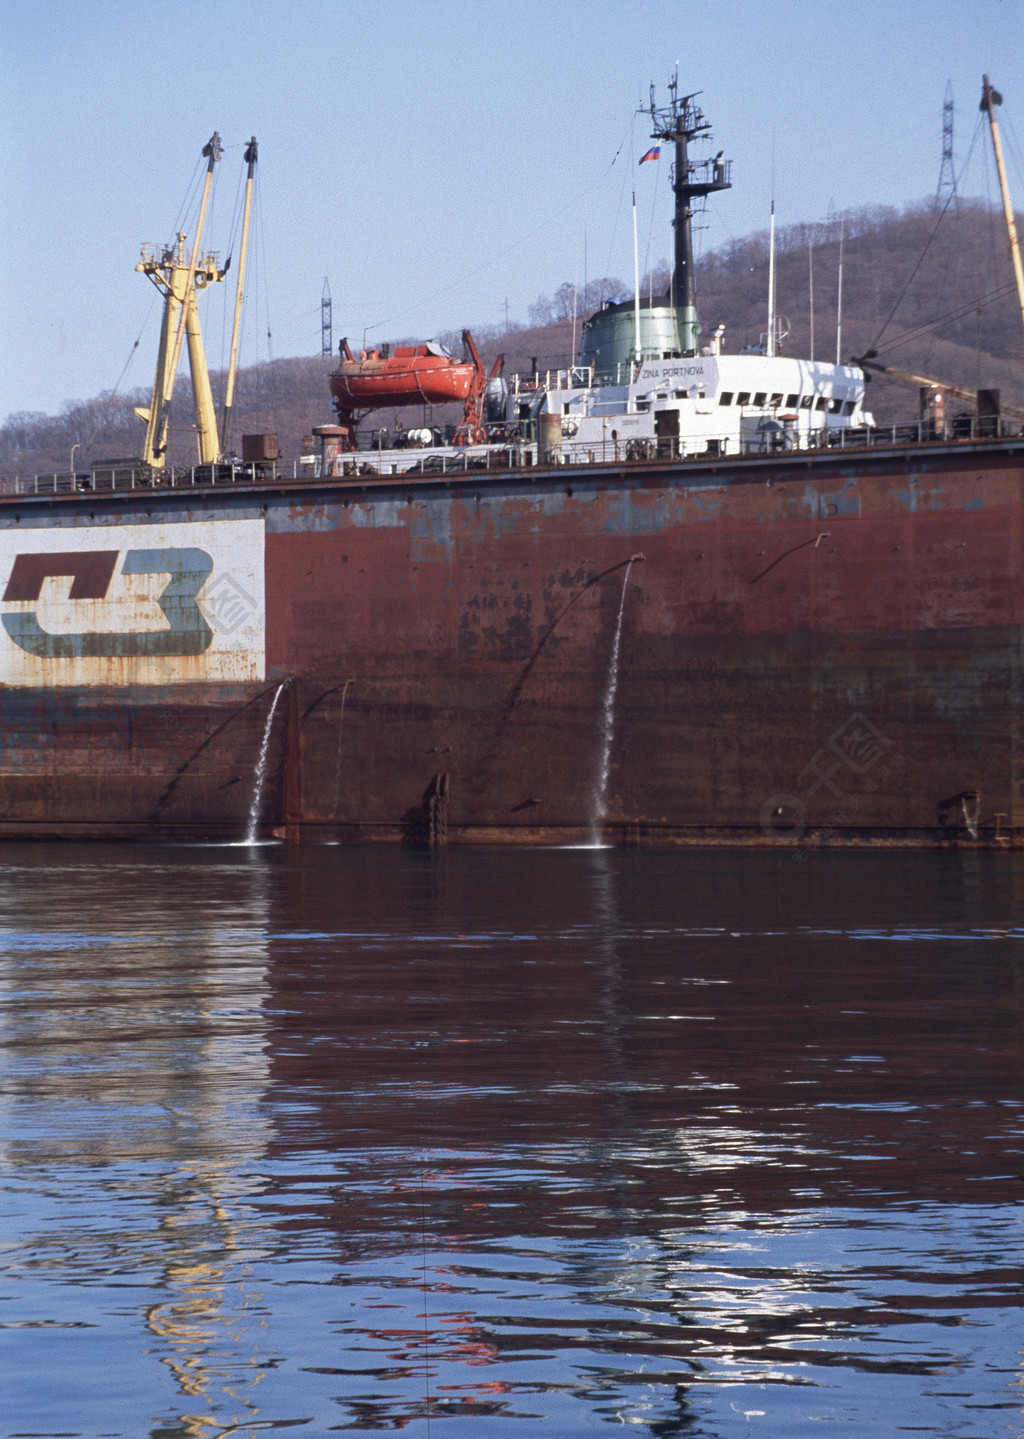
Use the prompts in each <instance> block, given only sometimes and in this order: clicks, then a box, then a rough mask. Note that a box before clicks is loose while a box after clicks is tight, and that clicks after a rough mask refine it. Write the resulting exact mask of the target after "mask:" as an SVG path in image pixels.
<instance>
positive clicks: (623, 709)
mask: <svg viewBox="0 0 1024 1439" xmlns="http://www.w3.org/2000/svg"><path fill="white" fill-rule="evenodd" d="M1022 481H1024V441H1021V440H1005V439H1004V440H996V441H988V442H958V443H948V444H942V443H937V444H933V445H921V446H915V447H910V448H903V449H901V448H899V447H893V448H889V449H887V448H884V447H876V448H875V449H872V450H870V451H863V452H857V451H850V452H847V453H831V454H801V453H796V454H792V455H784V456H766V457H761V458H755V457H751V458H737V459H734V460H721V461H707V462H693V461H690V462H685V463H684V462H680V461H671V462H665V463H647V464H635V465H627V464H622V465H618V464H615V465H611V464H609V465H589V466H585V467H582V466H581V467H566V466H553V467H551V468H550V469H544V468H534V469H531V470H527V471H520V472H515V471H501V470H492V471H488V472H472V471H469V472H467V473H465V474H463V475H459V476H453V475H444V476H442V475H421V476H401V477H399V476H395V477H386V476H381V477H370V476H360V477H352V478H337V479H331V478H329V479H324V480H321V481H317V482H298V483H288V482H274V483H271V484H239V485H235V486H232V487H231V488H230V490H228V491H225V490H220V491H213V490H204V489H202V488H195V489H188V490H178V491H169V492H157V491H153V492H146V491H138V490H135V491H131V492H119V493H111V494H109V495H101V494H98V493H93V494H74V495H64V496H52V497H24V496H23V497H16V498H15V497H11V498H5V499H4V500H3V501H2V502H0V541H2V548H3V560H2V564H3V571H2V572H0V593H2V594H3V602H2V606H0V608H2V616H0V617H2V619H3V634H2V643H3V652H2V658H3V666H4V668H3V678H4V683H3V688H2V692H0V704H2V706H3V746H4V757H3V765H2V775H0V835H3V836H5V837H16V836H17V837H48V836H94V837H177V838H180V837H191V838H197V839H239V838H242V837H243V836H244V835H245V834H246V832H247V831H248V830H253V832H257V831H258V833H259V834H261V835H264V836H268V835H271V834H276V835H277V836H279V837H289V838H294V839H310V840H316V839H322V840H331V839H339V840H362V839H391V840H395V839H403V838H404V839H408V840H417V841H422V840H431V839H433V840H437V839H445V838H446V839H447V840H448V841H449V842H466V843H472V842H483V843H487V842H526V843H580V842H588V841H589V840H591V839H594V838H600V839H602V840H604V841H606V842H612V843H624V844H659V843H664V844H672V843H715V842H723V843H751V844H778V843H789V844H792V843H795V842H804V843H807V842H825V843H828V842H832V843H870V844H917V845H921V844H924V845H929V844H936V843H938V844H942V843H949V842H956V843H980V844H986V843H987V844H992V843H995V844H1000V845H1006V844H1016V843H1024V764H1022V757H1021V743H1022V738H1024V735H1022V706H1024V681H1022V673H1021V669H1022V639H1024V628H1022V625H1024V596H1022V585H1021V567H1022V555H1024V514H1022ZM26 555H27V556H28V558H27V559H26V558H25V556H26ZM96 555H100V556H103V557H105V558H103V559H102V560H99V561H97V560H95V558H88V557H95V556H96ZM83 556H84V557H86V558H85V559H83ZM140 556H141V557H142V558H139V557H140ZM196 556H206V559H201V560H200V559H196ZM636 556H642V558H634V557H636ZM129 557H134V558H129ZM631 561H632V563H631ZM190 565H191V566H192V567H193V568H192V569H189V566H190ZM197 565H198V566H199V569H198V570H196V569H195V566H197ZM176 567H177V568H176ZM178 572H180V573H178ZM168 576H170V579H168ZM182 576H184V578H182ZM104 577H106V580H105V579H104ZM104 584H106V588H104ZM118 585H120V586H121V589H120V590H118V588H117V587H118ZM171 591H173V592H174V595H176V596H177V598H176V599H175V598H174V596H173V595H172V597H171V598H170V599H169V598H168V595H169V594H170V593H171ZM175 606H177V608H175ZM189 615H192V616H193V618H194V621H195V623H194V624H193V627H192V629H191V630H190V629H189V625H190V624H192V621H191V620H190V619H189ZM617 630H618V631H619V632H618V636H617ZM196 635H198V636H199V638H198V639H197V638H196ZM40 636H42V638H39V637H40ZM161 636H162V637H163V638H161ZM168 636H170V638H168ZM616 637H617V638H618V641H619V643H618V645H617V646H616V649H617V661H618V663H617V673H616V675H615V679H614V693H613V694H612V695H611V696H609V685H610V683H611V682H612V679H611V675H610V665H611V661H612V650H613V645H614V642H615V640H616ZM609 698H611V701H612V704H611V710H610V711H609V704H608V701H609ZM609 714H610V722H611V728H610V730H609V728H608V725H609ZM606 744H607V746H608V756H607V758H608V776H607V785H606V791H607V792H606V794H605V796H604V798H603V801H602V804H601V807H600V813H596V812H595V803H596V801H595V786H596V785H597V783H598V778H599V775H598V771H599V769H600V763H601V755H602V747H603V746H605V745H606ZM261 753H262V757H263V769H262V772H261V773H260V776H259V792H258V794H257V793H256V792H255V786H256V774H257V769H258V767H259V762H260V757H261ZM254 802H255V804H256V810H257V812H256V813H255V815H254V813H253V807H254Z"/></svg>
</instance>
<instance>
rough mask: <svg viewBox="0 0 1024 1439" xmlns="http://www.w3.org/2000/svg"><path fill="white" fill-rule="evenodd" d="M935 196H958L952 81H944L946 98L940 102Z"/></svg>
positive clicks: (940, 197) (956, 197) (956, 198)
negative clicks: (940, 149) (940, 121)
mask: <svg viewBox="0 0 1024 1439" xmlns="http://www.w3.org/2000/svg"><path fill="white" fill-rule="evenodd" d="M935 194H936V198H937V199H940V200H941V199H942V197H943V195H949V196H951V197H952V198H953V199H954V200H958V199H959V198H960V197H959V196H958V194H957V189H956V169H955V167H954V164H953V82H952V80H947V81H946V98H945V100H944V101H943V102H942V164H941V165H940V167H939V184H938V188H937V189H936V191H935Z"/></svg>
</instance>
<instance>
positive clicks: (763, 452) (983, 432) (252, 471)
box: [2, 415, 1021, 496]
mask: <svg viewBox="0 0 1024 1439" xmlns="http://www.w3.org/2000/svg"><path fill="white" fill-rule="evenodd" d="M1020 433H1021V427H1020V425H1018V424H1013V425H1011V424H1010V423H1009V422H1008V421H1006V420H1000V419H999V418H998V417H995V416H993V417H990V416H982V417H980V418H978V417H975V416H966V415H965V416H963V417H958V418H957V419H955V420H954V421H953V423H952V424H949V425H946V426H942V425H936V424H934V423H933V422H928V421H925V422H922V423H920V424H913V425H875V426H859V427H855V426H836V427H835V428H829V429H825V428H820V429H817V430H813V431H812V432H811V433H810V434H809V435H807V434H804V435H801V436H794V435H792V434H787V433H785V432H782V431H777V430H776V431H767V432H765V433H763V434H760V435H745V436H742V437H741V438H740V439H737V438H736V436H735V434H733V435H728V436H710V437H709V436H707V435H682V436H678V437H677V436H660V437H658V438H654V439H651V438H634V439H625V438H623V437H621V436H620V437H619V438H618V439H614V440H613V439H611V438H605V439H602V440H599V441H597V442H596V443H595V442H593V441H589V442H588V441H578V440H573V439H568V438H563V439H562V441H561V443H560V444H558V445H557V446H556V447H555V448H553V449H551V450H545V449H541V450H540V453H539V454H538V446H537V444H535V443H534V444H526V443H513V444H503V445H470V446H464V447H459V446H446V447H437V448H434V449H430V450H424V451H422V452H420V451H417V450H413V449H395V450H385V449H377V450H360V451H356V452H353V453H352V454H349V455H343V456H342V457H341V458H340V459H339V460H338V461H336V462H335V467H334V472H333V473H331V474H329V475H319V474H317V473H316V472H315V463H316V462H314V465H310V463H309V460H308V457H307V461H306V463H303V462H302V461H300V460H293V461H291V462H290V463H285V464H281V463H272V462H269V461H257V462H256V463H245V464H243V463H236V464H223V465H192V466H188V467H185V466H181V467H175V468H168V469H166V470H151V469H149V468H147V467H145V466H130V465H112V466H109V467H103V466H97V467H96V468H94V469H93V470H91V471H89V472H88V473H86V474H72V473H71V472H70V471H63V472H61V471H57V472H55V473H52V474H40V475H33V476H31V477H27V478H21V477H14V478H12V479H6V480H4V482H3V488H2V494H3V495H5V496H16V495H71V494H77V495H83V496H84V495H100V494H104V493H111V492H121V491H126V490H127V491H131V490H140V491H149V492H156V491H165V490H183V489H184V490H188V489H220V488H225V487H231V486H232V485H252V484H280V483H286V484H290V483H299V484H304V485H308V484H331V483H334V482H336V481H337V480H338V479H356V478H359V477H361V476H367V477H374V478H383V479H396V480H399V479H402V478H405V477H408V478H413V477H415V476H447V475H451V476H452V477H453V478H454V477H455V476H458V475H460V474H466V473H468V472H470V471H480V470H501V471H509V470H524V469H532V468H534V467H535V466H540V467H548V466H554V465H559V466H562V465H631V464H645V463H652V462H659V461H660V462H664V461H673V460H680V461H684V462H696V463H701V462H703V463H706V462H707V461H708V460H714V459H729V460H734V459H741V458H743V457H755V456H761V457H764V456H767V455H778V456H779V457H780V458H781V457H782V456H784V455H788V454H799V453H806V452H808V451H814V450H837V449H838V450H862V449H877V448H879V447H888V448H901V447H907V446H918V445H927V444H936V443H939V444H948V443H950V442H954V443H955V442H956V441H970V440H986V439H999V438H1012V437H1014V436H1017V435H1019V434H1020Z"/></svg>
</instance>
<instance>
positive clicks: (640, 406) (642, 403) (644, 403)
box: [636, 400, 651, 414]
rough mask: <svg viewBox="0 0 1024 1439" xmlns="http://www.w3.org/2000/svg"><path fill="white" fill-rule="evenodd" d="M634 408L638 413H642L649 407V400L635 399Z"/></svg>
mask: <svg viewBox="0 0 1024 1439" xmlns="http://www.w3.org/2000/svg"><path fill="white" fill-rule="evenodd" d="M636 408H637V412H638V413H639V414H644V413H645V412H646V411H647V410H649V409H650V408H651V402H650V400H637V402H636Z"/></svg>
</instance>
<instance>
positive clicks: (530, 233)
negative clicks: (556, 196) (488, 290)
mask: <svg viewBox="0 0 1024 1439" xmlns="http://www.w3.org/2000/svg"><path fill="white" fill-rule="evenodd" d="M631 131H632V127H631V128H630V130H628V131H627V132H626V134H625V135H623V137H622V140H621V142H620V144H619V148H618V149H617V150H616V151H615V154H614V155H613V156H612V158H611V161H610V162H609V164H608V166H607V168H606V169H604V170H602V172H601V174H600V175H598V177H597V179H596V180H595V181H594V183H593V184H592V185H587V186H585V187H584V188H583V189H582V190H579V191H577V193H576V194H575V195H574V196H573V197H572V199H571V200H569V201H568V202H567V203H566V204H565V205H563V206H562V207H561V209H559V210H556V211H555V212H554V214H552V215H549V216H548V217H547V218H546V219H544V220H542V221H541V222H540V224H539V225H535V226H534V227H533V229H532V230H527V231H526V233H525V234H522V235H520V236H519V238H518V239H517V240H513V241H512V243H511V245H507V246H506V247H505V249H504V250H500V251H498V253H497V254H495V255H492V256H491V257H490V258H489V259H487V260H484V261H482V262H481V263H480V264H479V265H477V267H476V269H475V270H468V271H466V272H465V273H464V274H463V275H462V276H461V277H460V278H459V279H458V280H456V281H454V282H453V283H452V284H450V285H443V286H442V287H441V288H440V289H439V290H433V291H431V293H430V294H429V295H424V296H423V297H422V298H421V299H419V300H417V301H416V302H415V303H414V304H412V305H408V306H407V307H406V308H405V309H404V310H399V311H398V312H397V313H396V314H394V315H388V316H387V318H386V319H383V320H376V321H374V323H373V324H372V325H367V326H366V333H367V334H369V332H370V331H371V330H379V329H380V328H381V326H382V325H392V324H394V322H395V321H396V320H402V319H404V318H405V316H406V315H410V314H412V313H413V311H414V310H418V309H419V308H420V307H421V306H422V305H426V304H429V302H430V301H431V300H436V299H439V298H440V297H441V296H442V295H450V294H451V293H452V292H453V291H454V290H457V289H459V288H460V286H462V285H464V284H465V282H466V281H467V280H472V279H473V278H474V276H476V275H479V274H481V273H482V272H483V271H484V270H489V269H490V268H491V266H492V265H496V264H497V263H498V261H499V260H503V259H504V258H505V256H506V255H511V253H512V251H513V250H517V249H518V248H519V246H520V245H524V244H525V243H526V241H527V240H532V239H533V237H534V236H535V235H539V234H541V233H542V231H544V230H546V229H547V228H548V227H549V226H550V225H553V224H554V222H555V221H556V220H559V219H561V217H562V216H563V215H565V214H566V213H567V212H568V211H569V210H571V209H572V208H573V207H574V206H575V205H577V204H578V203H579V201H580V200H581V199H583V198H584V197H585V196H587V195H590V194H592V193H593V192H594V190H596V189H597V187H598V186H599V185H603V184H604V182H605V180H606V179H607V178H608V176H609V175H610V174H611V172H612V168H613V166H614V165H615V162H616V161H617V160H618V158H619V156H620V155H621V154H622V150H623V146H624V145H625V144H626V141H627V140H629V139H630V138H631Z"/></svg>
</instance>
